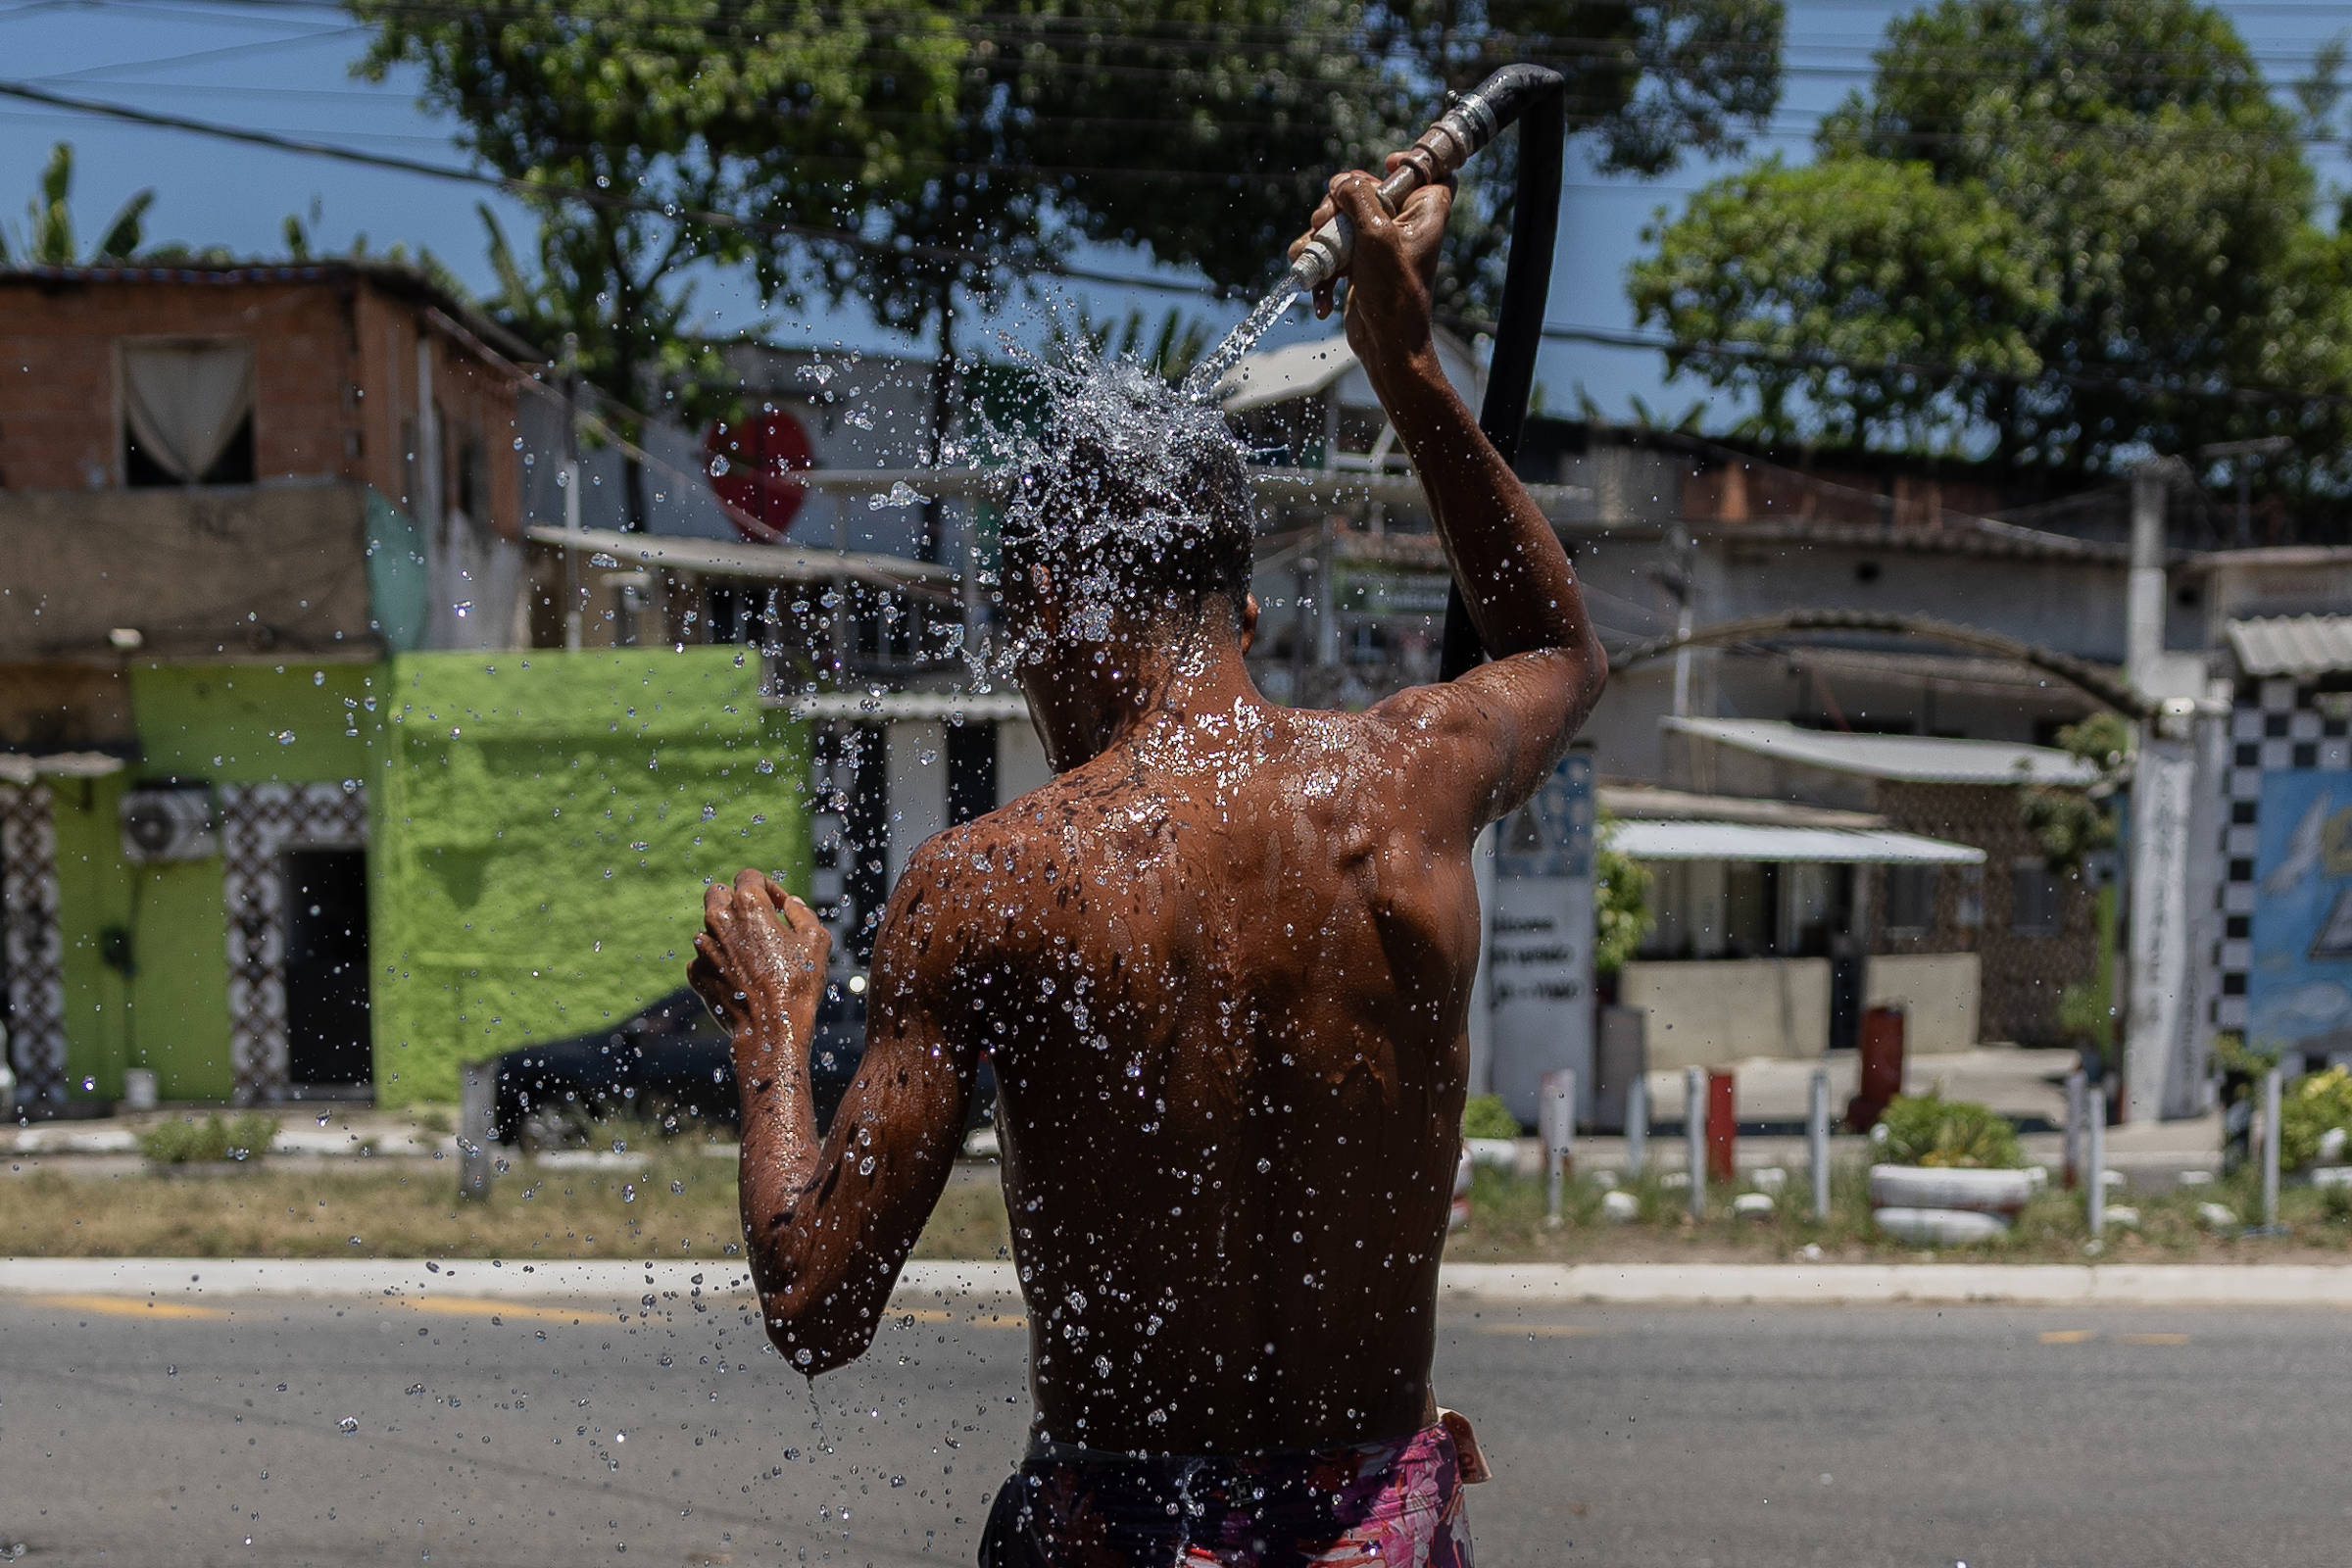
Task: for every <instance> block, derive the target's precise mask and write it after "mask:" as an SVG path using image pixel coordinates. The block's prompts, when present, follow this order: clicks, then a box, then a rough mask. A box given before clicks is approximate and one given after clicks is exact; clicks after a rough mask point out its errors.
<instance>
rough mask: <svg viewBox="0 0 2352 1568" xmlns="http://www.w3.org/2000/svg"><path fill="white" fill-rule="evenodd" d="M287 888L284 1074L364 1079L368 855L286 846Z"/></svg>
mask: <svg viewBox="0 0 2352 1568" xmlns="http://www.w3.org/2000/svg"><path fill="white" fill-rule="evenodd" d="M279 875H280V876H282V877H283V878H284V882H285V890H286V1076H287V1078H288V1079H290V1080H291V1081H292V1082H293V1083H295V1084H298V1085H301V1084H319V1085H338V1084H365V1083H367V1082H368V1081H369V1078H370V1076H371V1070H372V1062H371V1060H370V1045H369V1041H370V1035H369V1028H368V1023H369V1018H368V856H367V853H366V852H365V851H361V850H292V851H289V852H287V854H286V855H285V856H284V857H283V858H281V859H280V861H279Z"/></svg>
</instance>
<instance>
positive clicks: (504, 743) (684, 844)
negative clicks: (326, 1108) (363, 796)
mask: <svg viewBox="0 0 2352 1568" xmlns="http://www.w3.org/2000/svg"><path fill="white" fill-rule="evenodd" d="M758 675H759V667H758V664H757V662H744V661H742V660H741V659H740V656H739V655H738V653H737V651H736V650H734V649H730V648H698V649H690V650H687V651H685V652H670V651H664V650H657V651H646V650H636V649H619V650H596V651H592V652H584V653H577V654H567V653H562V652H558V651H553V650H532V651H528V652H517V653H510V654H501V655H482V654H410V655H402V656H399V657H397V658H395V659H394V660H393V662H392V663H391V665H390V668H389V671H388V678H387V680H386V681H385V682H384V686H385V690H384V692H383V697H384V702H383V711H382V712H381V714H380V716H381V717H382V719H383V720H384V726H385V727H384V729H383V731H382V734H383V741H382V750H383V757H384V762H383V766H382V767H381V769H380V770H379V771H378V772H377V773H376V775H375V776H374V777H373V778H372V779H371V780H370V786H371V793H370V803H371V811H372V815H373V823H372V839H371V847H370V855H369V864H368V898H369V907H370V910H371V913H372V927H373V938H372V941H373V949H372V958H373V962H374V965H375V976H374V987H373V1000H374V1013H375V1060H376V1073H375V1081H376V1096H377V1100H378V1102H379V1103H384V1104H402V1103H408V1102H411V1101H416V1100H423V1099H454V1098H455V1097H456V1094H457V1083H458V1065H459V1063H460V1062H462V1061H465V1060H468V1059H472V1058H475V1057H479V1056H485V1055H490V1054H496V1053H499V1052H502V1051H508V1050H512V1049H513V1048H515V1047H516V1046H518V1045H521V1044H523V1043H525V1042H527V1041H529V1040H532V1039H534V1038H539V1039H544V1038H548V1037H551V1036H562V1035H566V1034H576V1033H579V1032H582V1031H584V1030H587V1029H590V1028H594V1027H595V1026H597V1025H598V1024H599V1023H602V1022H603V1021H604V1020H606V1019H607V1018H609V1017H612V1016H613V1015H615V1014H617V1013H619V1012H623V1011H626V1010H629V1009H632V1008H634V1007H636V1006H637V1005H641V1004H643V1003H645V1002H647V1001H650V1000H652V999H653V998H655V997H659V996H661V995H662V994H663V993H665V992H668V991H671V990H674V989H676V988H677V987H678V986H679V985H681V984H683V983H684V970H685V964H686V958H687V956H688V955H689V954H690V953H691V952H692V947H691V943H692V937H693V933H694V931H695V930H696V928H697V927H698V926H699V924H700V921H701V908H702V895H703V888H704V886H705V885H706V883H707V882H708V881H709V880H710V879H711V878H713V877H723V876H729V875H732V874H733V873H734V871H735V870H736V869H737V868H738V867H739V866H742V865H745V864H756V865H760V866H762V867H764V868H767V869H769V870H772V871H776V872H779V873H781V874H783V875H784V876H785V877H786V878H787V879H788V880H789V881H790V882H791V883H792V885H794V886H805V885H806V883H807V876H808V860H809V848H808V835H807V828H806V819H805V817H804V815H803V812H802V809H801V803H800V800H799V796H798V793H797V789H796V786H797V784H798V782H799V781H800V780H803V779H805V778H806V777H807V776H808V757H807V746H808V736H807V729H806V726H803V725H799V724H792V723H788V722H783V721H780V720H776V719H774V718H772V717H770V716H769V715H768V714H766V713H765V712H763V711H762V709H761V707H760V698H759V691H758Z"/></svg>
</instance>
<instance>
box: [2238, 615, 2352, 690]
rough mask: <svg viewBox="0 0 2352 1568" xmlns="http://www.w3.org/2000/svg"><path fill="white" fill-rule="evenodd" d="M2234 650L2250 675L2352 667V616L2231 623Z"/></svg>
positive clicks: (2319, 672)
mask: <svg viewBox="0 0 2352 1568" xmlns="http://www.w3.org/2000/svg"><path fill="white" fill-rule="evenodd" d="M2229 651H2230V652H2231V653H2233V654H2235V655H2237V663H2238V667H2239V668H2240V669H2242V670H2244V671H2245V672H2246V673H2247V674H2249V675H2254V676H2264V675H2327V674H2332V673H2334V672H2335V671H2337V670H2344V669H2352V615H2279V616H2275V617H2273V618H2270V619H2265V620H2233V621H2231V622H2229Z"/></svg>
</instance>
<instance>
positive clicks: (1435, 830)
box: [906, 698, 1478, 1452]
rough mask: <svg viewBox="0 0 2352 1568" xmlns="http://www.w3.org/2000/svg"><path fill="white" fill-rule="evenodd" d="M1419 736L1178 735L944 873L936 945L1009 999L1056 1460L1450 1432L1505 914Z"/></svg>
mask: <svg viewBox="0 0 2352 1568" xmlns="http://www.w3.org/2000/svg"><path fill="white" fill-rule="evenodd" d="M1395 706H1396V707H1400V708H1404V709H1406V710H1407V712H1405V713H1399V712H1397V711H1375V712H1372V713H1367V714H1353V715H1348V714H1334V713H1314V712H1303V711H1292V710H1286V709H1281V708H1276V707H1273V706H1272V705H1269V704H1266V703H1263V702H1260V701H1252V700H1250V699H1248V698H1243V699H1241V700H1239V701H1237V702H1235V703H1234V704H1233V705H1232V706H1231V707H1220V708H1218V709H1214V710H1210V711H1183V712H1168V713H1165V714H1164V715H1163V716H1162V717H1161V718H1160V719H1159V720H1158V721H1156V722H1155V723H1154V724H1153V725H1152V728H1150V729H1149V730H1148V731H1146V732H1144V733H1142V734H1140V735H1137V736H1135V737H1133V738H1131V739H1130V740H1128V741H1126V742H1124V743H1122V744H1120V745H1118V746H1116V747H1114V748H1113V749H1112V750H1110V751H1108V752H1105V753H1104V754H1103V755H1102V756H1101V757H1098V758H1096V759H1095V760H1093V761H1091V762H1088V763H1086V764H1085V765H1083V766H1081V767H1079V768H1077V769H1075V770H1073V771H1071V772H1069V773H1066V774H1063V775H1062V776H1060V777H1058V778H1056V779H1055V780H1054V781H1053V782H1052V783H1050V784H1048V785H1046V786H1045V787H1044V788H1042V789H1040V790H1038V791H1036V792H1035V793H1033V794H1031V795H1028V796H1024V797H1023V798H1021V799H1020V800H1018V801H1016V802H1014V803H1013V804H1012V805H1010V806H1008V807H1006V808H1005V809H1002V810H1000V811H998V812H996V813H995V814H994V815H992V816H989V817H987V818H985V819H983V820H981V821H979V822H976V823H973V824H971V825H969V826H968V827H965V828H961V829H958V830H956V831H955V832H952V833H949V834H947V835H944V836H943V837H942V838H941V839H939V840H938V841H936V851H935V853H933V854H930V855H927V856H925V857H924V858H923V863H922V864H921V865H920V866H919V867H917V868H915V870H916V872H917V873H918V874H921V875H922V876H924V877H925V879H926V886H925V887H924V888H923V889H922V890H921V891H920V892H918V893H917V894H916V896H915V897H914V899H913V900H912V901H911V902H910V903H908V905H907V907H906V917H907V918H908V919H910V920H912V921H913V922H914V923H915V926H916V928H917V930H918V931H923V930H927V931H928V933H929V936H930V939H931V940H934V941H943V942H952V943H956V944H957V945H958V946H959V947H960V949H961V964H962V965H968V968H967V969H966V970H965V972H966V974H968V975H969V976H973V977H979V978H980V979H981V980H982V984H981V985H980V986H979V991H980V992H981V993H983V995H981V996H980V997H979V999H978V1000H979V1001H980V1002H981V1005H982V1007H983V1008H984V1009H985V1010H986V1012H987V1013H988V1015H989V1023H988V1025H987V1029H988V1035H989V1039H988V1049H989V1050H990V1053H991V1054H992V1057H993V1060H994V1062H995V1068H996V1076H997V1084H998V1092H999V1096H1000V1099H999V1111H998V1125H999V1130H1000V1137H1001V1138H1002V1139H1003V1141H1004V1147H1005V1200H1006V1202H1007V1205H1008V1207H1009V1210H1010V1213H1011V1218H1012V1228H1013V1247H1014V1254H1015V1257H1016V1259H1017V1260H1018V1262H1019V1264H1020V1268H1021V1276H1022V1283H1023V1288H1024V1291H1025V1292H1026V1294H1027V1296H1028V1298H1029V1299H1030V1302H1031V1306H1032V1312H1031V1319H1030V1336H1031V1350H1032V1368H1033V1378H1034V1384H1035V1390H1036V1397H1037V1419H1038V1425H1039V1427H1040V1429H1041V1430H1042V1431H1043V1432H1045V1433H1047V1434H1049V1435H1050V1436H1052V1437H1053V1438H1054V1439H1056V1440H1059V1441H1064V1442H1073V1443H1079V1444H1084V1445H1086V1446H1094V1447H1107V1448H1131V1449H1152V1450H1166V1449H1174V1450H1176V1451H1179V1452H1182V1451H1193V1452H1200V1451H1204V1450H1208V1451H1235V1450H1237V1449H1240V1450H1249V1449H1259V1448H1272V1447H1299V1446H1311V1445H1315V1444H1320V1443H1327V1442H1333V1441H1351V1440H1353V1439H1355V1438H1359V1437H1361V1436H1363V1435H1364V1434H1366V1433H1374V1434H1380V1435H1384V1436H1385V1435H1391V1434H1396V1433H1401V1432H1408V1431H1411V1430H1412V1429H1413V1428H1414V1427H1415V1426H1417V1425H1419V1424H1420V1423H1421V1422H1422V1420H1423V1419H1424V1416H1425V1405H1426V1403H1427V1397H1428V1391H1427V1373H1428V1368H1429V1360H1430V1351H1431V1345H1432V1338H1431V1336H1432V1325H1431V1321H1430V1314H1429V1306H1430V1299H1431V1297H1432V1295H1433V1289H1432V1282H1433V1281H1434V1279H1435V1276H1436V1272H1437V1260H1438V1253H1439V1250H1440V1248H1441V1246H1442V1244H1443V1242H1444V1239H1445V1231H1446V1207H1447V1199H1448V1196H1449V1193H1450V1190H1451V1185H1452V1176H1453V1162H1454V1158H1455V1153H1456V1149H1457V1144H1456V1132H1457V1130H1458V1128H1459V1127H1460V1124H1461V1110H1462V1094H1463V1084H1464V1074H1465V1071H1466V1068H1467V1051H1468V1048H1467V1042H1466V1038H1465V1036H1464V1033H1463V1019H1464V1016H1465V1012H1466V1005H1465V1004H1466V1000H1467V994H1468V987H1469V983H1470V975H1471V971H1472V968H1473V966H1474V964H1475V961H1476V952H1477V944H1478V916H1477V902H1476V896H1475V893H1474V890H1473V887H1472V882H1471V873H1470V863H1469V856H1468V850H1469V843H1468V837H1467V834H1466V833H1465V832H1463V831H1460V830H1459V828H1458V826H1457V828H1456V830H1455V831H1452V832H1447V831H1446V830H1445V828H1444V826H1441V825H1437V824H1433V823H1432V822H1431V821H1430V819H1429V813H1428V812H1426V811H1425V810H1423V809H1421V803H1418V802H1416V801H1414V800H1413V799H1412V798H1411V796H1410V793H1409V790H1410V784H1411V782H1412V780H1413V779H1414V777H1415V775H1416V774H1417V773H1422V772H1424V768H1422V767H1418V766H1416V762H1417V761H1418V760H1419V759H1417V758H1416V756H1415V754H1416V752H1420V751H1426V750H1427V749H1428V748H1429V747H1430V745H1431V740H1430V734H1429V732H1428V731H1427V730H1426V729H1425V728H1424V727H1422V726H1417V725H1415V724H1414V723H1412V722H1411V721H1410V717H1409V709H1410V706H1411V705H1410V704H1401V705H1395ZM1417 730H1419V731H1420V732H1419V733H1416V731H1417ZM1006 910H1010V911H1015V912H1013V913H1011V914H1010V915H1006V914H1005V913H1004V912H1003V911H1006Z"/></svg>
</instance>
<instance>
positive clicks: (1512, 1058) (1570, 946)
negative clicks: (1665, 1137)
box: [1484, 748, 1594, 1126]
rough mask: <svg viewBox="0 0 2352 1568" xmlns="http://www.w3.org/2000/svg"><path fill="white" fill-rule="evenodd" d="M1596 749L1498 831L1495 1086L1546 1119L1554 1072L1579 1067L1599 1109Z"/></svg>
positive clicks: (1570, 758)
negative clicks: (1546, 1091)
mask: <svg viewBox="0 0 2352 1568" xmlns="http://www.w3.org/2000/svg"><path fill="white" fill-rule="evenodd" d="M1593 811H1594V803H1593V754H1592V753H1591V752H1590V751H1587V750H1584V749H1582V748H1579V749H1578V750H1575V751H1572V752H1570V753H1569V754H1568V755H1567V757H1565V758H1563V759H1562V760H1561V761H1560V765H1559V767H1558V768H1557V769H1555V770H1554V771H1553V773H1552V776H1551V777H1550V778H1549V779H1548V780H1547V781H1545V783H1544V787H1543V788H1542V789H1540V790H1538V791H1537V792H1536V797H1535V799H1534V800H1532V801H1530V802H1528V803H1527V805H1525V806H1524V807H1522V808H1520V809H1518V810H1517V811H1514V812H1512V813H1511V814H1510V815H1509V816H1507V817H1504V818H1503V819H1502V821H1501V823H1500V824H1499V825H1498V826H1497V828H1496V831H1495V884H1494V896H1493V898H1492V900H1491V901H1490V902H1489V903H1488V905H1487V907H1486V911H1485V914H1486V952H1485V955H1484V962H1485V966H1486V976H1485V980H1486V984H1485V990H1486V994H1487V1004H1488V1006H1489V1008H1490V1012H1489V1023H1488V1029H1489V1039H1490V1041H1491V1046H1490V1050H1491V1052H1492V1055H1491V1058H1490V1059H1491V1063H1492V1065H1491V1067H1490V1069H1489V1080H1490V1083H1491V1085H1492V1088H1493V1092H1494V1093H1495V1094H1497V1095H1500V1096H1501V1097H1502V1102H1503V1103H1504V1104H1505V1105H1507V1106H1508V1107H1509V1108H1510V1112H1511V1114H1512V1115H1514V1116H1516V1117H1518V1118H1519V1120H1520V1121H1521V1122H1522V1123H1523V1124H1526V1125H1528V1126H1533V1125H1535V1123H1536V1120H1537V1115H1538V1111H1539V1108H1540V1106H1541V1103H1542V1099H1543V1083H1544V1074H1546V1073H1550V1072H1555V1071H1557V1070H1559V1069H1560V1068H1563V1067H1566V1068H1572V1069H1574V1070H1575V1072H1576V1099H1577V1116H1578V1119H1579V1120H1588V1119H1590V1118H1591V1116H1592V1114H1593Z"/></svg>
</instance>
